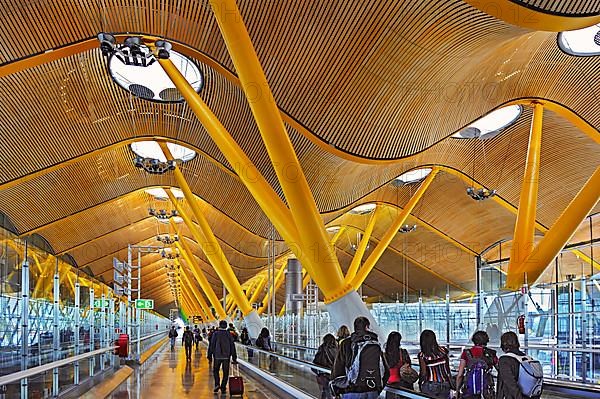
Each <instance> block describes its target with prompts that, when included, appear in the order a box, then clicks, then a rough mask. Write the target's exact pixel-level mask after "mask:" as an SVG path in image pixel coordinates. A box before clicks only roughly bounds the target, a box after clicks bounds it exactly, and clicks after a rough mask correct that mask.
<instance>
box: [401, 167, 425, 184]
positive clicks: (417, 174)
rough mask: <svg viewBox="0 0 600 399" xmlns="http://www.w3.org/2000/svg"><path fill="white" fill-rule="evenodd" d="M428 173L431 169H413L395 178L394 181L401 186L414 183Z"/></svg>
mask: <svg viewBox="0 0 600 399" xmlns="http://www.w3.org/2000/svg"><path fill="white" fill-rule="evenodd" d="M430 173H431V168H420V169H413V170H409V171H408V172H406V173H403V174H401V175H400V176H398V177H396V180H397V181H399V182H401V183H403V184H410V183H416V182H419V181H421V180H423V179H424V178H426V177H427V175H428V174H430Z"/></svg>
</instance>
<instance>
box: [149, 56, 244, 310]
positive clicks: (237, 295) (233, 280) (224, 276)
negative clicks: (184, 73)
mask: <svg viewBox="0 0 600 399" xmlns="http://www.w3.org/2000/svg"><path fill="white" fill-rule="evenodd" d="M171 65H172V63H171ZM158 144H159V145H160V147H161V149H162V151H163V153H164V154H165V157H166V158H167V159H168V160H170V161H173V160H174V158H173V155H172V154H171V151H170V150H169V147H167V143H165V142H164V141H160V142H159V143H158ZM173 175H174V176H175V181H177V184H179V188H180V189H181V191H182V192H183V195H184V197H185V199H186V200H187V202H188V204H189V206H190V208H191V209H192V213H193V214H194V216H195V217H196V221H197V222H198V224H199V226H200V231H198V233H200V234H199V237H198V238H200V239H201V240H200V241H199V242H198V243H202V244H201V245H202V250H203V251H204V254H205V255H206V257H207V258H208V259H209V261H210V263H211V265H212V267H213V268H214V270H215V272H217V274H218V275H219V278H220V279H221V281H222V282H223V284H224V285H225V287H227V291H229V293H230V295H231V296H233V298H234V300H235V301H236V303H237V304H238V307H239V308H240V310H241V311H242V313H243V315H244V316H247V315H248V314H250V313H251V312H252V311H253V309H252V306H250V304H249V303H248V299H247V298H246V297H245V296H244V294H243V292H242V287H241V285H240V282H239V281H238V279H237V277H236V275H235V273H234V272H233V269H232V268H231V265H230V264H229V262H228V261H227V258H226V257H225V254H224V253H223V249H222V248H221V246H220V245H219V242H218V241H217V238H216V237H215V235H214V233H213V231H212V229H211V228H210V225H209V224H208V221H207V220H206V217H205V216H204V214H203V213H202V211H201V209H200V208H199V207H198V203H197V202H196V198H195V197H194V194H193V193H192V190H191V189H190V186H189V185H188V183H187V181H186V180H185V177H184V176H183V173H181V170H180V169H179V166H177V165H176V166H175V169H174V170H173ZM166 192H167V194H168V195H169V199H170V200H171V202H172V203H173V204H174V205H176V206H177V199H176V198H175V196H174V195H173V193H171V190H166ZM179 208H180V209H181V207H179ZM184 220H185V219H184ZM188 222H189V224H188V227H189V228H190V229H192V228H195V226H194V224H193V223H191V220H190V219H189V218H188V221H187V222H186V224H187V223H188ZM223 311H224V310H223Z"/></svg>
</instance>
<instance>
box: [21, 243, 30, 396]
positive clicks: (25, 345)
mask: <svg viewBox="0 0 600 399" xmlns="http://www.w3.org/2000/svg"><path fill="white" fill-rule="evenodd" d="M27 255H28V248H27V241H25V252H24V256H23V263H21V370H22V371H24V370H26V369H27V368H28V365H29V262H28V260H27ZM28 396H29V389H28V385H27V378H23V379H22V380H21V399H27V397H28Z"/></svg>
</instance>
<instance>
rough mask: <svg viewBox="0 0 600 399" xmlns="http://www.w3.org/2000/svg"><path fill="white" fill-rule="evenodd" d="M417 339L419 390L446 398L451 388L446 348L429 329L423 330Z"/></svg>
mask: <svg viewBox="0 0 600 399" xmlns="http://www.w3.org/2000/svg"><path fill="white" fill-rule="evenodd" d="M419 341H420V345H421V352H419V366H420V375H419V386H420V387H421V392H423V393H424V394H427V395H429V396H431V397H433V398H439V399H446V398H448V394H449V393H450V389H451V388H452V386H451V382H450V381H451V375H450V360H449V359H448V349H447V348H445V347H442V346H440V345H439V344H438V342H437V338H436V336H435V333H434V332H433V331H431V330H423V332H422V333H421V338H420V340H419Z"/></svg>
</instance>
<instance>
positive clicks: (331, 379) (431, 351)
mask: <svg viewBox="0 0 600 399" xmlns="http://www.w3.org/2000/svg"><path fill="white" fill-rule="evenodd" d="M337 335H338V336H337V338H336V337H334V336H333V335H332V334H327V335H325V336H324V337H323V343H322V344H321V346H319V348H318V350H317V353H316V355H315V358H314V360H313V363H314V364H315V365H317V366H319V367H321V368H320V369H314V371H315V373H316V374H317V383H318V384H319V386H320V388H321V398H322V399H330V398H342V399H375V398H378V397H379V395H380V393H381V391H382V390H383V389H384V387H386V386H388V387H391V388H401V389H414V385H415V383H418V386H419V389H420V391H421V392H422V393H424V394H426V395H428V396H430V397H432V398H439V399H452V398H463V399H538V398H539V397H540V396H541V392H542V382H543V374H542V369H541V365H540V363H539V362H538V361H536V360H534V359H532V358H531V357H528V356H526V355H525V354H524V353H523V352H521V351H520V350H519V348H520V346H519V340H518V337H517V335H516V334H515V333H514V332H506V333H504V334H503V335H502V336H501V338H500V344H501V349H502V351H503V352H504V354H503V355H501V356H499V357H498V356H497V354H496V351H494V350H492V349H490V348H488V347H487V344H488V342H489V336H488V334H487V333H486V332H485V331H477V332H475V334H473V337H472V341H473V346H472V347H471V348H468V349H465V350H464V351H463V352H462V354H461V357H460V363H459V367H458V374H457V375H455V376H453V375H452V373H451V369H450V359H449V351H448V349H447V348H446V347H444V346H441V345H440V344H438V342H437V338H436V335H435V333H434V332H433V331H431V330H424V331H423V332H422V333H421V336H420V340H419V344H420V352H419V354H418V356H417V358H418V363H419V371H418V372H417V371H416V370H415V369H414V368H413V365H412V362H411V358H410V356H409V354H408V351H407V350H406V349H405V348H402V346H401V340H402V336H401V335H400V333H399V332H397V331H393V332H391V333H390V334H389V335H388V337H387V341H386V343H385V345H384V347H383V349H382V347H381V345H380V344H379V340H378V337H377V334H375V333H374V332H373V331H371V330H370V322H369V319H368V318H366V317H358V318H356V320H354V332H353V333H352V334H350V331H349V330H348V328H347V327H345V326H342V328H340V330H338V333H337ZM494 369H495V370H496V371H497V377H496V378H497V384H495V383H494V380H495V378H494V376H493V374H492V370H494ZM400 397H403V396H401V395H399V394H395V393H393V392H390V391H386V398H400Z"/></svg>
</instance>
